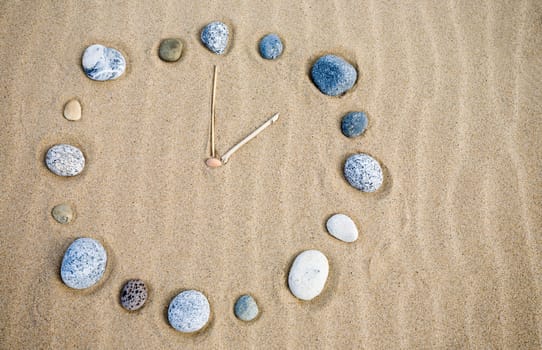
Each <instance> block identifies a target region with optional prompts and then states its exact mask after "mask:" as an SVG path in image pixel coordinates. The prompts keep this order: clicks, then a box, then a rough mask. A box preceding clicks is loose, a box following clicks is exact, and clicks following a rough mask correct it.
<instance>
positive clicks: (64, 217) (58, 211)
mask: <svg viewBox="0 0 542 350" xmlns="http://www.w3.org/2000/svg"><path fill="white" fill-rule="evenodd" d="M51 214H52V215H53V218H54V219H55V220H56V221H57V222H59V223H61V224H69V223H70V222H71V221H72V220H73V217H74V212H73V209H72V207H70V205H69V204H59V205H57V206H55V207H54V208H53V210H52V212H51Z"/></svg>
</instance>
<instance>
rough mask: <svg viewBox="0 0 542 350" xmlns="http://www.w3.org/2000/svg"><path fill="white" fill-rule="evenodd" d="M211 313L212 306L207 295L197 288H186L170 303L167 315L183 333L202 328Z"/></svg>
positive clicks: (170, 321) (172, 323) (172, 324)
mask: <svg viewBox="0 0 542 350" xmlns="http://www.w3.org/2000/svg"><path fill="white" fill-rule="evenodd" d="M210 315H211V306H210V305H209V301H208V300H207V297H206V296H205V295H204V294H203V293H201V292H199V291H197V290H185V291H183V292H181V293H179V294H178V295H177V296H176V297H175V298H173V300H171V303H170V304H169V308H168V312H167V317H168V320H169V324H171V326H172V327H173V328H175V329H176V330H178V331H180V332H183V333H192V332H197V331H199V330H201V329H202V328H203V327H205V325H206V324H207V322H208V321H209V317H210Z"/></svg>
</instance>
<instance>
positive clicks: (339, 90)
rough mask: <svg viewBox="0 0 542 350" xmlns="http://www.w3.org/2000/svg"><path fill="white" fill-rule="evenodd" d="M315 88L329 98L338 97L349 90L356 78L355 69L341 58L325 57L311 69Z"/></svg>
mask: <svg viewBox="0 0 542 350" xmlns="http://www.w3.org/2000/svg"><path fill="white" fill-rule="evenodd" d="M311 77H312V81H313V83H314V84H315V85H316V87H317V88H318V89H319V90H320V91H321V92H322V93H324V94H326V95H329V96H339V95H342V94H344V93H346V92H347V91H348V90H350V89H351V88H352V87H353V86H354V84H355V83H356V80H357V78H358V72H357V71H356V68H354V66H352V65H351V64H350V63H348V62H346V60H344V59H343V58H341V57H338V56H335V55H325V56H322V57H320V58H319V59H318V60H317V61H316V62H315V63H314V65H313V66H312V68H311Z"/></svg>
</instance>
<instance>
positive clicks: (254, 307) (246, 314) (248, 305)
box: [233, 294, 260, 321]
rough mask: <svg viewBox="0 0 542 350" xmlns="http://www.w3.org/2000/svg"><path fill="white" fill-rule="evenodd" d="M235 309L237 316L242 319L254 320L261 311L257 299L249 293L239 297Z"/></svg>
mask: <svg viewBox="0 0 542 350" xmlns="http://www.w3.org/2000/svg"><path fill="white" fill-rule="evenodd" d="M233 311H234V313H235V316H236V317H237V318H238V319H240V320H242V321H252V320H253V319H255V318H256V316H258V313H259V312H260V310H259V309H258V304H256V300H254V298H253V297H252V296H250V295H248V294H245V295H242V296H240V297H239V299H237V301H236V302H235V305H234V307H233Z"/></svg>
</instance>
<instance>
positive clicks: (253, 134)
mask: <svg viewBox="0 0 542 350" xmlns="http://www.w3.org/2000/svg"><path fill="white" fill-rule="evenodd" d="M278 119H279V114H278V113H276V114H275V115H273V116H272V117H271V118H270V119H269V120H268V121H266V122H265V123H263V124H262V125H261V126H260V127H259V128H258V129H256V130H254V131H253V132H251V133H250V134H249V135H248V136H247V137H245V138H244V139H242V140H241V141H239V143H238V144H236V145H235V146H233V147H232V148H230V150H229V151H228V152H226V153H225V154H224V155H223V156H222V158H220V160H221V161H222V163H223V164H226V163H227V162H228V160H229V159H230V157H231V156H232V154H234V153H235V151H237V150H238V149H239V148H241V146H243V145H244V144H246V143H247V142H248V141H250V140H252V139H253V138H255V137H256V136H257V135H258V134H259V133H261V132H262V131H263V130H265V128H267V127H268V126H269V125H271V124H273V123H275V122H276V121H277V120H278Z"/></svg>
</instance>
